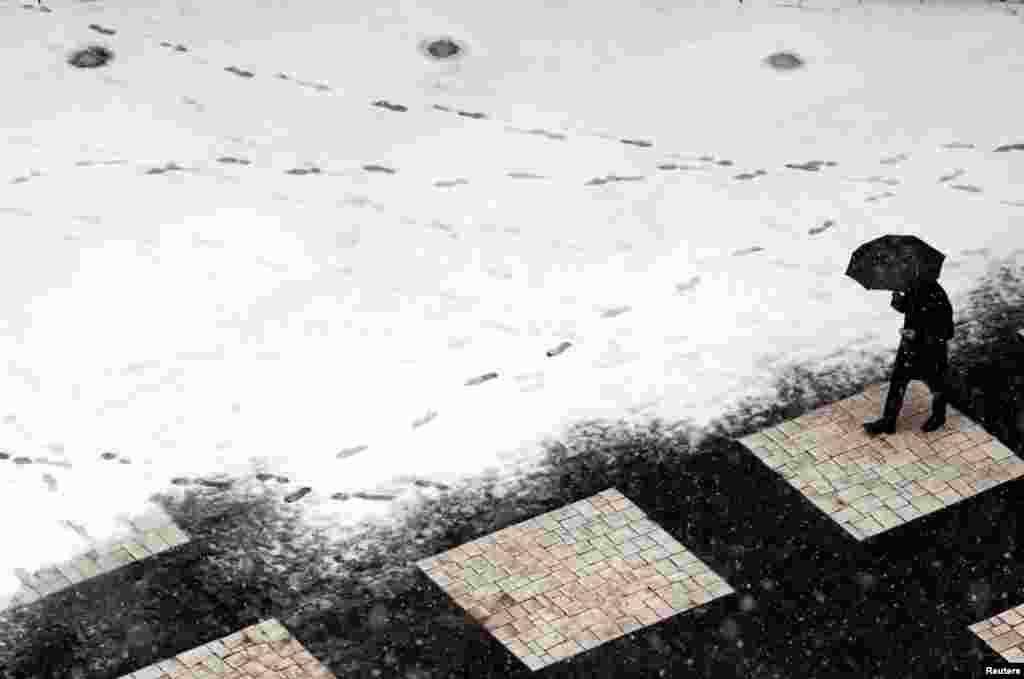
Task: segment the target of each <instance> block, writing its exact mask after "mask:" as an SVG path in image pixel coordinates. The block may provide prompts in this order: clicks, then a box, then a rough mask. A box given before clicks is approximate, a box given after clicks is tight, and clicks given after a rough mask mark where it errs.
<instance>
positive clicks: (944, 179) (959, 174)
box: [938, 169, 964, 184]
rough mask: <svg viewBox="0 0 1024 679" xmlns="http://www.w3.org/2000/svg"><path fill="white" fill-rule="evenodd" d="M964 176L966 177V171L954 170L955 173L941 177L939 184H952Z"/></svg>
mask: <svg viewBox="0 0 1024 679" xmlns="http://www.w3.org/2000/svg"><path fill="white" fill-rule="evenodd" d="M963 175H964V171H963V170H959V169H958V170H954V171H953V172H951V173H949V174H944V175H942V176H941V177H939V182H938V183H939V184H942V183H943V182H950V181H953V180H954V179H959V178H960V177H962V176H963Z"/></svg>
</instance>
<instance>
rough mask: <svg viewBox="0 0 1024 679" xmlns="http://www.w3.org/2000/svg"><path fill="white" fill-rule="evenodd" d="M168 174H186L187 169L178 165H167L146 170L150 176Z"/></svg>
mask: <svg viewBox="0 0 1024 679" xmlns="http://www.w3.org/2000/svg"><path fill="white" fill-rule="evenodd" d="M168 172H185V168H183V167H182V166H181V165H178V164H177V163H167V164H166V165H164V166H162V167H151V168H149V169H148V170H146V174H148V175H158V174H167V173H168Z"/></svg>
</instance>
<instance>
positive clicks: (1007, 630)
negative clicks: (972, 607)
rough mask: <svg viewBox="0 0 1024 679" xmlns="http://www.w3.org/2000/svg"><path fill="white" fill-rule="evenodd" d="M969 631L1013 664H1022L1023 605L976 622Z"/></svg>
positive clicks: (1023, 643)
mask: <svg viewBox="0 0 1024 679" xmlns="http://www.w3.org/2000/svg"><path fill="white" fill-rule="evenodd" d="M968 629H969V630H971V631H972V632H974V633H975V634H977V635H978V636H979V637H981V639H982V641H984V642H985V643H986V644H988V645H989V646H991V647H992V650H993V651H995V652H996V653H998V654H999V655H1001V656H1003V658H1005V659H1006V660H1007V661H1009V662H1013V663H1018V662H1019V663H1024V604H1021V605H1020V606H1017V607H1015V608H1011V609H1009V610H1006V611H1003V612H1002V613H999V614H998V615H993V616H992V617H991V618H988V619H987V620H982V621H981V622H977V623H975V624H973V625H971V626H970V627H968Z"/></svg>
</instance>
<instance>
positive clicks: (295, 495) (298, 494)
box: [284, 486, 313, 502]
mask: <svg viewBox="0 0 1024 679" xmlns="http://www.w3.org/2000/svg"><path fill="white" fill-rule="evenodd" d="M311 492H313V489H312V488H310V487H309V486H303V487H302V488H299V489H298V490H296V491H294V492H292V493H289V494H288V495H285V496H284V501H285V502H296V501H298V500H301V499H302V498H304V497H306V496H307V495H309V494H310V493H311Z"/></svg>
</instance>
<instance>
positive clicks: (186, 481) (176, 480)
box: [171, 476, 192, 486]
mask: <svg viewBox="0 0 1024 679" xmlns="http://www.w3.org/2000/svg"><path fill="white" fill-rule="evenodd" d="M171 483H173V484H174V485H176V486H188V485H191V483H192V479H186V478H184V477H182V476H177V477H175V478H173V479H171Z"/></svg>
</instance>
